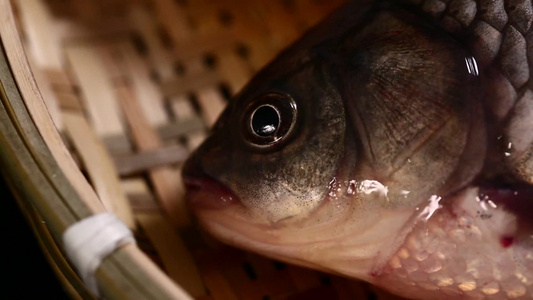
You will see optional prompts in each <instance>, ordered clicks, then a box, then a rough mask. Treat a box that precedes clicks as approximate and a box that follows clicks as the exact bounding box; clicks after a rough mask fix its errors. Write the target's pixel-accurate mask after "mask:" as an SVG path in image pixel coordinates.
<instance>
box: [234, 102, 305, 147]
mask: <svg viewBox="0 0 533 300" xmlns="http://www.w3.org/2000/svg"><path fill="white" fill-rule="evenodd" d="M296 115H297V109H296V102H294V100H293V99H292V98H291V97H290V96H289V95H286V94H281V93H269V94H266V95H263V96H261V97H259V98H257V99H256V100H254V101H252V102H251V103H250V104H249V105H248V107H247V108H246V110H245V113H244V120H243V127H244V137H245V139H246V141H247V142H248V143H250V144H251V145H253V146H257V147H269V146H272V145H277V144H279V142H281V141H282V140H283V139H284V138H286V137H287V136H288V135H290V133H291V131H292V129H293V127H294V124H295V123H296Z"/></svg>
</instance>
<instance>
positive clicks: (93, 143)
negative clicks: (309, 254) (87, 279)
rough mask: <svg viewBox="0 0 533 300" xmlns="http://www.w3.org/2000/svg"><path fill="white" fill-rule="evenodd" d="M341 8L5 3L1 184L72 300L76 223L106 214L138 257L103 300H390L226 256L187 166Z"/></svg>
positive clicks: (314, 4)
mask: <svg viewBox="0 0 533 300" xmlns="http://www.w3.org/2000/svg"><path fill="white" fill-rule="evenodd" d="M341 2H342V1H340V0H335V1H320V0H292V1H291V0H275V1H270V0H253V1H246V2H244V1H243V2H241V1H237V0H222V1H206V0H189V1H185V0H174V1H172V0H130V1H124V0H106V1H104V0H101V1H74V0H61V1H60V0H18V1H11V2H10V1H8V0H0V6H1V7H0V16H1V17H0V22H1V24H0V38H1V43H2V53H1V55H0V68H1V70H0V92H1V93H0V96H1V97H0V98H1V105H0V154H1V155H0V163H1V170H2V174H3V176H4V177H5V178H6V181H7V182H8V184H9V186H10V188H11V190H12V192H13V193H14V195H15V196H16V197H17V199H18V202H19V205H20V207H21V209H22V211H23V212H24V213H25V215H26V216H27V219H28V222H29V223H30V224H31V225H32V228H33V229H34V231H35V233H36V237H37V239H38V240H39V243H40V245H41V246H42V251H43V253H45V255H46V256H47V258H48V260H49V262H50V264H51V265H52V267H53V268H54V270H55V273H56V275H57V277H58V279H59V280H60V281H61V283H62V285H63V286H64V289H65V290H66V291H67V292H68V294H69V295H70V296H71V297H72V298H73V299H79V298H83V299H92V298H95V296H94V295H93V294H92V293H90V292H89V291H88V289H87V287H86V286H85V285H84V283H83V281H82V280H81V279H80V277H79V276H78V275H77V274H76V270H75V269H74V267H72V266H71V265H70V264H69V261H68V259H67V258H65V256H64V251H63V245H62V244H61V236H62V234H63V232H64V231H65V229H66V228H68V227H69V226H70V225H72V224H73V223H75V222H77V221H79V220H81V219H84V218H86V217H88V216H91V215H93V214H97V213H100V212H104V211H111V212H113V213H114V214H115V215H117V216H118V217H119V218H120V219H121V220H122V221H123V222H124V223H125V224H126V225H127V226H128V227H130V228H131V229H132V230H133V232H134V234H135V238H136V241H137V243H136V244H129V245H127V246H124V247H121V248H119V249H118V250H116V251H115V252H114V253H112V254H111V255H110V256H108V257H107V258H106V259H105V260H104V261H103V262H102V264H101V265H100V267H99V268H98V270H97V272H96V279H97V282H98V285H99V289H100V292H101V295H102V297H104V298H108V299H205V300H207V299H398V298H396V297H393V296H390V295H388V294H386V293H384V292H382V291H380V290H378V289H376V288H374V287H372V286H370V285H367V284H365V283H362V282H355V281H351V280H348V279H344V278H341V277H336V276H332V275H327V274H323V273H320V272H316V271H313V270H307V269H303V268H300V267H296V266H291V265H286V264H283V263H280V262H275V261H272V260H269V259H266V258H263V257H260V256H258V255H255V254H252V253H247V252H244V251H241V250H237V249H234V248H231V247H228V246H224V245H222V244H220V243H218V242H217V241H215V240H214V239H212V238H211V237H209V236H208V235H207V234H206V233H204V232H203V231H202V230H201V229H200V228H198V227H197V226H196V225H195V222H194V219H193V218H192V216H190V215H189V214H188V212H187V210H186V208H185V206H184V200H183V194H184V190H183V187H182V185H181V178H180V166H181V163H182V162H183V160H184V159H185V157H186V156H187V154H188V153H190V152H191V151H192V150H193V149H194V148H195V147H196V146H197V145H199V144H200V143H201V142H202V140H203V139H204V138H205V136H206V133H207V130H208V128H209V127H210V126H211V125H212V124H213V122H214V121H215V120H216V118H217V116H218V115H219V113H220V112H221V110H222V109H223V107H224V106H225V104H226V102H227V100H228V98H229V97H231V95H233V94H234V93H235V92H237V91H238V90H239V89H240V88H241V87H242V86H243V85H244V84H245V83H246V81H247V80H248V79H249V78H250V77H251V76H252V75H253V74H254V72H256V71H257V70H258V69H260V68H261V67H262V66H263V65H265V63H267V62H268V61H269V60H271V59H272V58H273V57H274V55H275V54H276V53H277V52H279V51H280V50H281V49H282V48H283V47H284V46H286V45H288V44H289V43H290V42H291V41H293V40H295V39H296V38H298V36H299V35H300V34H301V33H302V32H303V31H304V30H305V29H306V28H308V27H310V26H311V25H313V24H315V23H316V22H318V21H319V20H320V19H321V18H323V17H324V16H325V15H326V14H327V13H328V12H330V11H332V10H333V9H334V8H336V7H337V6H339V5H340V4H341Z"/></svg>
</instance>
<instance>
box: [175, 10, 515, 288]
mask: <svg viewBox="0 0 533 300" xmlns="http://www.w3.org/2000/svg"><path fill="white" fill-rule="evenodd" d="M375 3H379V5H376V4H375ZM386 3H388V2H386V1H385V2H380V1H377V2H372V1H360V2H358V3H356V4H353V3H352V4H349V5H347V6H345V7H344V8H343V10H341V11H339V12H337V13H335V14H333V15H332V16H331V17H330V18H328V19H327V20H325V21H324V22H323V23H321V24H320V25H318V26H317V27H315V28H313V29H312V30H311V31H310V32H308V33H307V34H306V35H305V36H304V37H303V38H302V39H300V40H299V41H297V42H296V43H295V44H294V45H292V46H291V47H289V48H288V49H287V50H285V51H284V52H282V53H281V54H280V55H279V56H278V57H277V58H276V59H274V60H273V61H272V62H271V63H270V64H269V65H268V66H266V67H265V68H264V69H263V70H262V71H261V72H259V73H258V74H257V75H256V76H255V77H254V78H253V79H252V80H251V81H250V83H249V84H248V85H247V86H246V87H245V88H244V89H243V90H242V91H241V92H240V93H239V94H238V95H236V96H235V97H234V98H233V99H232V100H231V101H230V103H229V105H228V106H227V108H226V109H225V110H224V112H223V113H222V115H221V117H220V119H219V120H218V122H217V123H216V125H215V126H214V128H213V129H212V132H211V134H210V136H209V137H208V138H207V140H206V141H205V142H204V143H203V144H202V145H201V146H200V147H199V148H198V149H197V150H196V151H195V152H194V153H193V154H192V155H191V157H190V158H189V159H188V161H187V162H186V164H185V166H184V173H183V174H184V181H185V184H186V186H187V200H188V203H189V204H190V206H191V208H192V210H193V211H194V213H195V215H196V216H197V217H198V219H199V221H200V222H201V223H202V224H203V226H205V228H206V229H207V230H208V231H209V232H211V233H212V234H213V235H215V236H216V237H218V238H220V239H221V240H223V241H224V242H226V243H228V244H231V245H234V246H238V247H241V248H244V249H248V250H251V251H254V252H257V253H260V254H263V255H266V256H269V257H272V258H275V259H279V260H283V261H286V262H290V263H296V264H299V265H302V266H307V267H312V268H315V269H319V270H323V271H328V272H332V273H336V274H342V275H346V276H350V277H354V278H359V279H363V280H367V281H370V282H376V280H377V279H376V276H377V274H383V272H385V271H384V270H389V271H390V265H391V259H393V258H394V259H396V258H397V255H398V253H399V251H401V250H402V249H404V248H403V247H405V245H406V243H407V242H408V241H409V237H410V236H415V235H416V236H424V235H423V234H422V233H421V232H426V233H427V232H429V231H427V227H420V226H419V224H420V223H423V224H426V222H428V221H429V220H440V221H442V220H443V219H445V220H447V219H446V218H448V217H449V219H450V220H452V219H453V221H450V222H451V223H450V224H452V223H453V222H456V223H457V224H459V223H460V221H459V219H461V218H462V215H461V214H462V213H465V214H475V210H476V208H475V206H476V205H478V204H475V205H472V201H475V199H476V197H477V196H476V195H475V192H472V191H473V190H476V191H477V190H478V183H477V181H478V180H479V179H480V178H484V176H489V175H486V174H490V176H492V175H493V172H491V171H490V170H489V171H487V169H486V168H487V165H488V163H487V161H488V159H487V157H489V156H490V155H489V153H490V152H491V151H492V150H491V149H492V148H491V147H492V146H491V143H490V142H489V141H488V139H490V138H491V136H493V135H494V133H493V131H494V132H495V129H494V128H493V127H491V126H489V125H487V119H488V118H489V117H488V116H487V115H486V107H485V104H484V103H483V101H485V100H486V98H487V97H490V96H491V95H488V94H487V86H488V85H490V83H489V81H490V78H489V79H487V77H485V76H484V75H483V74H482V71H483V70H481V71H480V70H479V69H480V68H482V67H485V66H482V65H479V66H478V64H477V62H476V59H475V57H474V55H473V54H472V52H471V49H470V48H469V47H468V46H467V45H466V44H465V43H463V42H462V41H461V40H460V39H459V38H457V37H456V36H453V35H451V34H450V33H449V32H447V31H445V30H443V29H442V28H440V27H439V26H437V25H436V24H434V23H433V22H429V21H428V19H427V18H426V17H421V16H420V15H418V14H416V13H412V12H410V11H409V10H406V9H404V8H403V7H396V6H395V5H392V6H391V5H387V4H386ZM487 69H489V67H487ZM493 194H494V193H493ZM442 199H447V200H446V201H444V200H442ZM465 199H468V201H466V200H465ZM478 200H479V199H478ZM476 203H479V201H477V202H476ZM443 207H444V208H445V209H443ZM458 207H460V209H459V208H458ZM441 209H443V210H446V212H447V215H446V216H447V217H444V216H443V215H444V213H439V210H441ZM435 215H436V216H437V217H435ZM505 216H506V217H502V218H504V219H505V218H507V215H505ZM510 219H512V218H511V217H510ZM461 220H462V219H461ZM440 221H439V222H440ZM435 222H437V221H435ZM480 222H481V221H480ZM456 223H453V224H456ZM435 226H436V227H438V226H437V225H435ZM439 226H440V225H439ZM450 226H452V225H450ZM457 226H459V225H457ZM419 227H420V228H419ZM489 227H490V226H489ZM415 228H418V229H416V230H417V231H416V232H415V233H413V232H414V230H415ZM487 228H488V227H487ZM515 229H516V228H515V227H513V226H510V227H509V226H508V227H506V229H505V230H510V231H513V230H515ZM487 230H488V229H487ZM502 230H503V229H502ZM505 230H503V231H505ZM494 232H496V231H494ZM501 232H502V231H498V236H500V235H499V234H500V233H501ZM428 235H429V234H427V235H425V236H424V237H426V236H428ZM494 235H496V233H494ZM449 242H450V240H449V238H448V237H446V238H443V240H442V243H443V244H446V243H449ZM398 259H399V258H398ZM439 259H441V258H439ZM402 270H403V269H402ZM383 282H385V281H383ZM394 282H403V281H402V280H400V279H398V280H397V281H394ZM398 286H399V285H398ZM398 290H401V289H400V288H399V289H398Z"/></svg>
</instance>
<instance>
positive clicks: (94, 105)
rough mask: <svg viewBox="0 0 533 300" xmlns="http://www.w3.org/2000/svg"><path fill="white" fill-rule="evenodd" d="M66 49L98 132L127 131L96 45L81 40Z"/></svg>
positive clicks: (104, 134) (102, 134)
mask: <svg viewBox="0 0 533 300" xmlns="http://www.w3.org/2000/svg"><path fill="white" fill-rule="evenodd" d="M66 52H67V57H68V60H69V62H70V64H71V66H72V70H73V72H74V74H75V76H76V78H77V80H78V82H79V86H80V91H81V92H82V95H83V97H82V101H83V105H84V107H85V108H86V109H87V113H88V114H89V119H90V120H91V123H92V125H93V126H94V129H95V131H96V133H97V134H98V135H99V136H109V135H124V127H123V125H122V123H121V120H120V112H119V109H118V105H117V99H116V96H115V93H114V91H113V86H112V84H111V82H110V80H108V78H109V77H108V75H107V72H106V67H105V66H104V65H103V62H102V60H101V58H100V57H99V55H98V51H97V49H96V48H95V47H94V46H92V45H82V44H79V45H72V46H69V47H68V48H67V50H66ZM94 87H98V88H94Z"/></svg>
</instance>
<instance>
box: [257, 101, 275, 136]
mask: <svg viewBox="0 0 533 300" xmlns="http://www.w3.org/2000/svg"><path fill="white" fill-rule="evenodd" d="M279 122H280V116H279V112H278V110H277V109H276V108H275V107H273V106H271V105H268V104H266V105H262V106H259V107H258V108H257V109H256V110H255V111H254V112H253V113H252V117H251V124H250V126H252V130H253V131H254V132H255V134H257V135H258V136H264V137H266V136H270V135H273V134H274V133H276V130H277V129H278V127H279V125H280V124H279Z"/></svg>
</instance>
